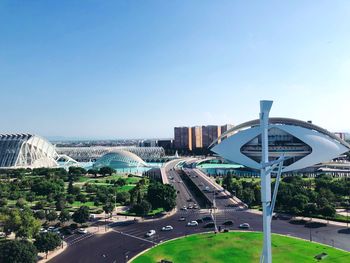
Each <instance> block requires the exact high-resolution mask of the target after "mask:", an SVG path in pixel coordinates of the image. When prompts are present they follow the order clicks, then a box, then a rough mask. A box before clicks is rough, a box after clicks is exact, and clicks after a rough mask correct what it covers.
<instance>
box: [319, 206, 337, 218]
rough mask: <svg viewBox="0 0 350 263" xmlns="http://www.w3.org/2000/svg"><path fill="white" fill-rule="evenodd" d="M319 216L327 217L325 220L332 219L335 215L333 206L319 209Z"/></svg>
mask: <svg viewBox="0 0 350 263" xmlns="http://www.w3.org/2000/svg"><path fill="white" fill-rule="evenodd" d="M319 212H320V214H321V215H323V216H325V217H327V220H328V219H329V218H330V217H334V216H335V213H336V210H335V208H334V207H333V206H331V205H326V206H324V207H323V208H322V209H320V211H319Z"/></svg>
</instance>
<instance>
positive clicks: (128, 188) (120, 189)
mask: <svg viewBox="0 0 350 263" xmlns="http://www.w3.org/2000/svg"><path fill="white" fill-rule="evenodd" d="M135 186H136V185H134V184H128V185H123V186H121V187H118V191H120V192H127V191H129V190H131V189H133V188H134V187H135Z"/></svg>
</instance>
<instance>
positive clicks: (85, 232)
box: [77, 228, 88, 234]
mask: <svg viewBox="0 0 350 263" xmlns="http://www.w3.org/2000/svg"><path fill="white" fill-rule="evenodd" d="M77 232H78V233H79V234H87V233H88V231H87V230H86V229H84V228H79V229H78V230H77Z"/></svg>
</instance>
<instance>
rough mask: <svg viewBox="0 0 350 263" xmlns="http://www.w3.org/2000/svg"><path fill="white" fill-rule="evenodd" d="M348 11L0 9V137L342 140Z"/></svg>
mask: <svg viewBox="0 0 350 263" xmlns="http://www.w3.org/2000/svg"><path fill="white" fill-rule="evenodd" d="M349 14H350V1H346V0H344V1H334V0H329V1H304V0H300V1H294V0H293V1H243V0H241V1H238V0H236V1H234V0H230V1H204V0H198V1H191V0H189V1H185V0H183V1H163V0H159V1H151V0H147V1H136V0H135V1H98V0H95V1H88V0H84V1H83V0H81V1H74V0H68V1H62V0H60V1H24V0H23V1H16V0H3V1H1V2H0V91H1V93H0V96H1V103H0V120H1V125H0V127H1V128H0V132H34V133H37V134H40V135H43V136H67V137H72V136H73V137H94V138H139V137H172V136H173V127H174V126H179V125H201V124H223V123H233V124H238V123H241V122H244V121H247V120H250V119H253V118H257V117H258V111H259V100H261V99H273V100H274V101H275V102H274V105H273V108H272V112H271V115H272V116H283V117H292V118H297V119H301V120H312V121H313V122H314V123H315V124H317V125H320V126H322V127H324V128H326V129H328V130H330V131H349V130H350V122H349V115H350V103H349V99H350V15H349Z"/></svg>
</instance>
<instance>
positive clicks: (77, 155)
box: [56, 146, 165, 162]
mask: <svg viewBox="0 0 350 263" xmlns="http://www.w3.org/2000/svg"><path fill="white" fill-rule="evenodd" d="M56 150H57V152H58V153H59V154H64V155H67V156H70V157H71V158H73V159H74V160H76V161H79V162H90V161H96V160H97V159H99V158H100V157H102V156H103V155H105V154H107V153H109V152H114V151H120V150H123V151H127V152H131V153H134V154H136V155H137V156H139V157H140V158H141V159H143V160H154V159H160V158H162V157H164V156H165V153H164V149H163V148H162V147H136V146H114V147H108V146H93V147H57V148H56Z"/></svg>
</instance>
